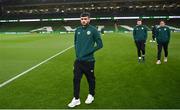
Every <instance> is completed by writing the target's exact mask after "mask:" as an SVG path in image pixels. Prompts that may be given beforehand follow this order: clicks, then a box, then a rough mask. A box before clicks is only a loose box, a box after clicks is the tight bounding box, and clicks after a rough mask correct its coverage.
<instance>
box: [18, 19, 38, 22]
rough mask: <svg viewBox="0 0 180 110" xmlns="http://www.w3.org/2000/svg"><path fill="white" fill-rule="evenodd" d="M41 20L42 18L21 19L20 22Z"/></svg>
mask: <svg viewBox="0 0 180 110" xmlns="http://www.w3.org/2000/svg"><path fill="white" fill-rule="evenodd" d="M30 21H40V19H20V20H19V22H30Z"/></svg>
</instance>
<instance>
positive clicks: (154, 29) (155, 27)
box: [150, 25, 157, 42]
mask: <svg viewBox="0 0 180 110" xmlns="http://www.w3.org/2000/svg"><path fill="white" fill-rule="evenodd" d="M156 30H157V26H156V25H154V26H152V40H150V42H156V33H157V32H156Z"/></svg>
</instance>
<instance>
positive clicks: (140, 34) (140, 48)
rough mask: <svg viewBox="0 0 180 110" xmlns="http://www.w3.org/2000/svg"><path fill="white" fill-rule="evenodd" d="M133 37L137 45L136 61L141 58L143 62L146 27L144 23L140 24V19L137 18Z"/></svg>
mask: <svg viewBox="0 0 180 110" xmlns="http://www.w3.org/2000/svg"><path fill="white" fill-rule="evenodd" d="M133 38H134V41H135V44H136V47H137V53H138V62H140V61H141V59H142V61H143V62H144V61H145V43H146V40H147V27H146V26H145V25H142V20H137V25H136V26H135V27H134V29H133ZM141 54H142V56H141ZM141 57H142V58H141Z"/></svg>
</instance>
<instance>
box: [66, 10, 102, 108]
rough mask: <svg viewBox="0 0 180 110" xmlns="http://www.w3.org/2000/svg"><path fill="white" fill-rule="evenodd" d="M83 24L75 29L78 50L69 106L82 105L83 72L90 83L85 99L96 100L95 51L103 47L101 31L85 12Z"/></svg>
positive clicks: (88, 101) (82, 17)
mask: <svg viewBox="0 0 180 110" xmlns="http://www.w3.org/2000/svg"><path fill="white" fill-rule="evenodd" d="M80 17H81V25H82V26H80V27H78V28H77V29H76V31H75V38H74V45H75V52H76V60H75V62H74V79H73V86H74V98H73V99H72V101H71V102H70V103H69V104H68V107H71V108H72V107H75V106H77V105H80V104H81V102H80V99H79V92H80V81H81V78H82V75H83V73H84V74H85V76H86V78H87V81H88V84H89V94H88V96H87V99H86V101H85V103H86V104H90V103H92V102H93V100H94V95H95V76H94V64H95V58H94V52H96V51H97V50H99V49H100V48H102V47H103V44H102V40H101V36H100V33H99V32H98V31H97V29H96V28H95V27H94V26H92V25H90V24H89V23H90V14H89V13H87V12H85V13H82V14H81V16H80Z"/></svg>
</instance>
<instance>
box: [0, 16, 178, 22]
mask: <svg viewBox="0 0 180 110" xmlns="http://www.w3.org/2000/svg"><path fill="white" fill-rule="evenodd" d="M139 18H141V19H175V18H179V19H180V16H143V17H138V16H134V17H98V18H91V20H98V19H101V20H118V19H139ZM73 20H80V18H56V19H20V20H0V22H33V21H73Z"/></svg>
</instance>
